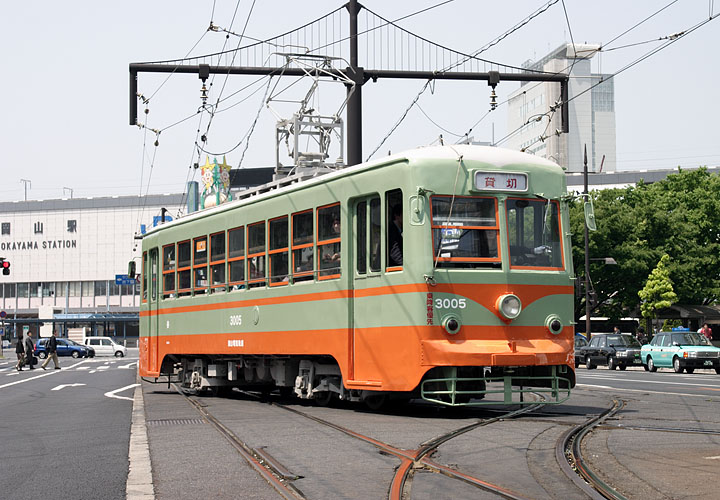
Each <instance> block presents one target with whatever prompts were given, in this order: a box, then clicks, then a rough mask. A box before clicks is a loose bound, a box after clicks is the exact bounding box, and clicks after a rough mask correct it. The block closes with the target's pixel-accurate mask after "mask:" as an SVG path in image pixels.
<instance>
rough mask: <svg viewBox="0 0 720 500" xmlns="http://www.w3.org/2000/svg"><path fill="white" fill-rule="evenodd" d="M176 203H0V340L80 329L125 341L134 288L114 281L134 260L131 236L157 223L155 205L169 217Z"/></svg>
mask: <svg viewBox="0 0 720 500" xmlns="http://www.w3.org/2000/svg"><path fill="white" fill-rule="evenodd" d="M182 204H183V195H178V194H174V195H148V196H145V197H137V196H120V197H112V198H84V199H82V198H69V199H57V200H43V201H17V202H2V203H0V257H3V258H5V260H6V261H9V262H10V274H9V275H2V274H0V285H1V286H0V292H1V293H0V310H2V311H4V313H5V314H4V316H5V317H4V318H2V321H1V322H2V326H1V328H2V329H3V336H2V338H3V339H7V340H10V341H11V342H13V341H14V340H15V339H16V338H17V337H18V336H21V335H22V333H23V331H31V332H33V336H34V337H35V338H38V337H39V336H43V337H44V336H49V335H50V334H51V332H52V331H53V329H55V330H56V331H58V332H59V333H60V334H61V335H62V336H66V331H67V329H68V328H83V327H84V328H87V332H88V334H90V335H107V336H114V337H116V338H118V339H120V340H122V339H130V342H129V343H131V344H132V340H134V339H136V338H137V336H138V326H139V323H138V311H139V305H140V299H139V291H140V290H139V285H138V283H137V282H136V281H135V280H127V279H125V280H122V279H121V280H116V277H117V276H118V275H121V276H122V275H126V274H127V270H128V263H129V262H130V261H131V260H133V259H135V260H137V262H138V263H139V261H140V255H141V245H140V240H139V239H136V236H137V235H138V233H139V232H142V231H144V230H145V229H146V228H148V227H151V226H153V225H156V224H158V223H159V222H160V216H161V209H162V208H166V209H167V210H168V213H169V215H168V216H166V218H168V219H169V218H170V217H172V216H173V215H174V214H177V213H178V211H179V210H180V208H181V207H182ZM116 281H119V282H120V283H125V284H117V283H116Z"/></svg>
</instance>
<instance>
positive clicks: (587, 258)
mask: <svg viewBox="0 0 720 500" xmlns="http://www.w3.org/2000/svg"><path fill="white" fill-rule="evenodd" d="M583 184H584V186H583V187H584V189H583V198H584V202H587V201H588V196H589V193H588V165H587V144H585V155H584V159H583ZM591 314H592V307H590V238H589V235H588V225H587V219H585V336H586V337H587V339H588V340H590V328H591V325H590V315H591Z"/></svg>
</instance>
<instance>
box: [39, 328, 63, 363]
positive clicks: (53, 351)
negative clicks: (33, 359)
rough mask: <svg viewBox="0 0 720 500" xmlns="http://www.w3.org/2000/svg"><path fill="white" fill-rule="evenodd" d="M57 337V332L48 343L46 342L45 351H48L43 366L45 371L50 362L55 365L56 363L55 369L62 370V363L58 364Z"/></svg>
mask: <svg viewBox="0 0 720 500" xmlns="http://www.w3.org/2000/svg"><path fill="white" fill-rule="evenodd" d="M56 335H57V332H53V334H52V335H51V336H50V338H49V339H47V342H45V350H46V351H47V359H46V360H45V362H44V363H43V364H42V369H43V370H44V369H45V367H46V366H47V364H48V363H50V360H51V359H52V360H53V363H55V369H56V370H59V369H60V363H58V358H57V339H56V338H55V336H56Z"/></svg>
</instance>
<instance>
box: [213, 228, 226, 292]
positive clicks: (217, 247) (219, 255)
mask: <svg viewBox="0 0 720 500" xmlns="http://www.w3.org/2000/svg"><path fill="white" fill-rule="evenodd" d="M210 278H211V280H212V281H211V282H210V287H211V288H210V292H212V293H216V292H221V291H224V290H225V233H224V232H222V233H215V234H211V235H210Z"/></svg>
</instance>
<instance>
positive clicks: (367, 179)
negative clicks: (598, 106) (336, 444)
mask: <svg viewBox="0 0 720 500" xmlns="http://www.w3.org/2000/svg"><path fill="white" fill-rule="evenodd" d="M289 180H290V179H289ZM523 183H526V186H523ZM506 186H509V187H506ZM523 188H524V189H523ZM241 196H242V193H241ZM567 201H568V198H567V194H566V181H565V176H564V173H563V171H562V169H561V168H560V167H559V166H557V165H556V164H554V163H552V162H550V161H547V160H544V159H540V158H537V157H534V156H531V155H527V154H524V153H519V152H516V151H510V150H503V149H498V148H490V147H481V146H442V147H430V148H423V149H417V150H414V151H409V152H406V153H404V154H400V155H394V156H390V157H388V158H386V159H382V160H378V161H374V162H370V163H366V164H361V165H357V166H353V167H348V168H345V169H343V170H339V171H334V172H332V173H328V174H325V175H321V176H318V177H315V178H311V179H309V180H302V181H299V182H288V183H287V185H285V186H282V187H277V188H275V189H269V188H268V190H267V191H266V192H262V193H258V194H254V195H253V196H248V197H245V198H240V199H238V200H236V201H232V202H228V203H225V204H223V205H220V206H218V207H214V208H211V209H207V210H203V211H201V212H196V213H193V214H190V215H188V216H185V217H183V218H180V219H177V220H175V221H173V222H171V223H167V224H163V225H160V226H158V227H156V228H153V229H152V230H150V231H149V232H148V233H147V234H146V235H145V236H144V237H143V270H142V285H143V286H142V303H141V308H140V375H141V376H144V377H155V378H158V377H162V376H168V377H170V378H173V379H175V380H178V381H179V382H181V383H182V385H183V386H185V387H189V388H194V389H208V390H211V391H220V390H223V389H227V388H230V387H255V388H260V389H262V390H272V389H275V388H279V389H280V390H281V392H287V393H291V392H294V393H295V394H296V395H297V396H299V397H301V398H309V399H316V400H318V401H319V402H321V403H324V402H327V401H329V400H330V399H331V398H333V397H339V398H341V399H344V400H355V401H358V400H366V402H368V403H370V402H371V401H378V400H381V399H383V398H386V397H402V398H409V397H422V398H424V399H426V400H429V401H433V402H436V403H440V404H445V405H466V404H471V405H476V404H485V403H493V402H495V403H497V402H501V403H523V402H530V401H529V399H526V398H525V397H524V395H525V394H526V393H528V392H534V393H540V392H543V393H545V395H544V396H543V399H544V400H545V401H546V402H561V401H564V400H565V399H567V397H569V393H570V388H571V387H572V386H574V382H575V377H574V357H573V286H572V280H573V276H572V260H571V251H570V238H569V219H568V208H567ZM338 205H339V206H338ZM391 205H393V206H391ZM394 205H400V206H401V208H402V244H401V246H402V264H401V265H397V263H395V264H393V262H392V261H391V259H390V257H389V255H390V254H391V253H392V252H391V249H390V248H389V246H390V244H389V237H388V231H389V230H390V229H391V228H390V225H391V224H393V222H392V211H393V210H397V209H395V208H394ZM493 210H494V212H495V213H493ZM307 211H311V212H309V213H306V212H307ZM333 212H336V213H339V215H340V219H339V222H340V252H339V254H340V260H339V264H338V263H337V261H335V263H332V262H331V263H330V264H329V265H328V264H327V263H325V262H324V261H323V258H324V256H325V255H329V252H326V250H332V249H337V248H336V247H332V245H336V244H337V243H327V242H328V241H334V239H333V237H331V236H329V235H328V230H327V226H328V224H329V222H328V221H329V219H330V216H331V214H332V213H333ZM302 214H305V215H304V216H303V215H302ZM309 214H312V219H310V215H309ZM282 217H287V225H286V226H285V236H283V229H284V226H283V223H282ZM303 218H304V222H305V223H307V222H308V220H312V238H309V239H307V238H306V239H305V240H303V241H304V242H303V243H298V244H297V245H295V246H294V245H293V243H294V241H293V237H294V236H295V237H296V238H297V239H298V241H300V240H301V236H307V235H308V233H309V230H308V228H307V225H306V226H303V227H301V226H302V224H301V222H303V221H302V220H301V219H303ZM296 220H297V224H298V229H297V232H295V228H294V227H293V225H294V223H295V222H296ZM263 222H264V223H265V232H264V233H263V232H262V231H261V230H260V227H261V226H260V225H258V223H263ZM271 226H272V227H271ZM433 226H436V227H435V228H433ZM240 227H242V228H243V229H242V234H243V235H244V242H243V250H244V256H242V257H239V256H238V250H239V247H240V244H239V243H240V242H239V234H240V232H239V231H240V229H236V228H240ZM249 228H253V229H252V230H251V229H249ZM233 229H236V231H237V232H233V233H232V236H231V233H230V231H231V230H233ZM250 231H253V234H252V235H251V234H250ZM509 231H510V232H511V234H509ZM268 233H270V234H268ZM263 234H264V235H263ZM213 235H214V237H213ZM220 235H222V236H220ZM203 239H204V241H205V243H203ZM231 239H232V241H233V243H232V244H231ZM251 240H252V241H251ZM187 241H189V242H190V245H191V249H192V253H193V255H192V256H191V257H192V259H194V260H191V261H190V262H188V261H187V257H188V256H187V243H184V242H187ZM308 241H309V242H308ZM262 243H264V244H265V248H264V249H260V248H259V246H260V245H261V244H262ZM538 243H542V244H540V245H538ZM283 245H285V246H283ZM303 245H305V246H306V247H305V248H306V249H305V250H304V251H303V249H302V248H301V247H302V246H303ZM223 246H224V248H222V247H223ZM231 246H233V248H232V249H231ZM181 247H182V248H181ZM309 249H312V255H313V258H314V260H313V262H312V269H308V270H305V269H303V268H302V267H301V266H296V265H295V264H297V263H296V262H293V256H294V253H295V252H298V255H302V256H303V258H305V257H306V256H307V254H309V252H310V250H309ZM171 253H172V255H170V254H171ZM283 253H284V254H285V256H284V257H283ZM181 254H182V255H181ZM203 254H204V256H203ZM221 254H222V255H221ZM251 255H254V257H253V258H251V257H250V256H251ZM263 256H264V258H265V266H264V267H265V278H264V280H262V279H259V278H257V274H256V272H253V271H252V269H251V265H250V263H251V262H252V261H255V262H257V263H258V264H260V263H261V262H258V258H261V257H263ZM171 257H172V258H171ZM283 259H285V262H288V261H289V262H290V264H289V265H288V268H287V269H286V268H285V267H284V265H283ZM239 262H243V264H242V266H244V271H243V275H242V276H239V272H238V270H239V267H240V266H241V265H240V264H239ZM231 266H233V269H232V270H231V269H230V268H231ZM333 266H337V267H338V268H337V269H332V267H333ZM256 267H259V268H262V266H261V265H258V266H256ZM268 267H270V270H269V273H268ZM203 269H204V271H203ZM188 270H189V274H190V281H191V282H190V287H189V288H190V289H188ZM280 273H285V275H282V274H280ZM231 275H232V276H231ZM203 276H204V277H205V278H206V280H203V279H201V278H203ZM222 278H225V279H224V280H223V279H222ZM239 278H243V279H242V280H240V282H239V281H238V279H239ZM215 281H217V282H215ZM230 281H232V282H233V283H232V284H230V283H229V282H230ZM180 285H182V287H181V286H180ZM518 302H519V304H518ZM518 305H519V307H518ZM481 399H482V401H481ZM530 399H532V398H530Z"/></svg>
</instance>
